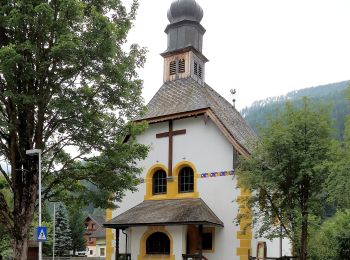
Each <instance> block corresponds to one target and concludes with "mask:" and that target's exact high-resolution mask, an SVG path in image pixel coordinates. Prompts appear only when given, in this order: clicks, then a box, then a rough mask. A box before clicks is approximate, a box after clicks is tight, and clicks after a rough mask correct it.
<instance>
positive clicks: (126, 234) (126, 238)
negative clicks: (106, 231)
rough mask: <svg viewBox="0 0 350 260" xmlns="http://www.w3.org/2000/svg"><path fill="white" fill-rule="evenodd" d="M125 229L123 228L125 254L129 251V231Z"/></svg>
mask: <svg viewBox="0 0 350 260" xmlns="http://www.w3.org/2000/svg"><path fill="white" fill-rule="evenodd" d="M124 231H125V229H123V230H122V233H123V234H124V235H125V254H127V253H128V233H125V232H124Z"/></svg>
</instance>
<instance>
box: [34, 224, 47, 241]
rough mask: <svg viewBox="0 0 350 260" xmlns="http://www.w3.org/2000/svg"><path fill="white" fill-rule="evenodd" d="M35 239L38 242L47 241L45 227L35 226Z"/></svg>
mask: <svg viewBox="0 0 350 260" xmlns="http://www.w3.org/2000/svg"><path fill="white" fill-rule="evenodd" d="M36 240H37V241H39V242H45V241H47V229H46V227H36Z"/></svg>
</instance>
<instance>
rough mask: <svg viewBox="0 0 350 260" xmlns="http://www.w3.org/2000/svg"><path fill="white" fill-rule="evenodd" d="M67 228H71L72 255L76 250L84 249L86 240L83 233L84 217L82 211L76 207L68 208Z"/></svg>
mask: <svg viewBox="0 0 350 260" xmlns="http://www.w3.org/2000/svg"><path fill="white" fill-rule="evenodd" d="M68 215H69V228H70V230H71V236H70V237H71V240H72V248H71V249H72V250H73V255H75V253H76V252H78V251H85V247H86V240H85V238H84V234H85V224H84V221H85V217H84V214H82V211H81V210H80V209H77V208H72V209H69V211H68Z"/></svg>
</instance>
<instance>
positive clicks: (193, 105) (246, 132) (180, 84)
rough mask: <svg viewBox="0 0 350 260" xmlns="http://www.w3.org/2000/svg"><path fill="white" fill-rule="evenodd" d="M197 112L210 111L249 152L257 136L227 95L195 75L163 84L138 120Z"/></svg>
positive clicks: (159, 118) (153, 119)
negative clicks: (202, 83)
mask: <svg viewBox="0 0 350 260" xmlns="http://www.w3.org/2000/svg"><path fill="white" fill-rule="evenodd" d="M196 111H200V112H201V113H202V112H203V113H204V112H205V111H210V114H211V115H213V116H214V117H215V119H216V120H218V122H219V123H220V124H222V126H223V127H224V128H225V129H226V130H227V132H228V133H229V135H231V137H232V138H233V139H234V140H235V141H236V142H237V144H238V145H240V146H241V147H242V148H243V149H244V150H245V151H247V152H248V153H249V151H250V149H249V144H250V143H251V142H252V141H254V140H256V138H257V137H256V134H255V133H254V132H253V130H252V129H251V128H250V127H249V126H248V124H247V123H246V122H245V120H244V119H243V118H242V116H241V115H240V113H239V112H238V111H237V110H236V109H235V108H234V107H233V106H232V104H230V103H229V102H228V101H227V100H226V99H225V98H223V97H222V96H221V95H220V94H218V93H217V92H216V91H215V90H214V89H212V88H211V87H210V86H209V85H207V84H205V85H201V84H199V83H198V82H196V81H195V80H193V79H192V78H186V79H178V80H174V81H169V82H166V83H164V85H163V86H162V87H161V88H160V89H159V90H158V92H157V93H156V94H155V95H154V97H153V98H152V99H151V101H150V102H149V103H148V105H147V112H146V114H145V115H144V116H142V117H139V118H137V119H136V121H141V120H147V121H150V122H159V121H162V119H164V118H167V117H169V116H171V115H180V114H183V113H186V112H193V114H195V113H196ZM212 119H213V118H212ZM215 119H214V120H215Z"/></svg>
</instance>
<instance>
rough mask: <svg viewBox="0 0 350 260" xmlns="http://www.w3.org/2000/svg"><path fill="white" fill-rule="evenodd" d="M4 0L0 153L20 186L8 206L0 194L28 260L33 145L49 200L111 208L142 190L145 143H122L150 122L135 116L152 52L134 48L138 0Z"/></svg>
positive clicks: (5, 217) (10, 181) (17, 251)
mask: <svg viewBox="0 0 350 260" xmlns="http://www.w3.org/2000/svg"><path fill="white" fill-rule="evenodd" d="M0 3H1V4H0V156H1V157H2V159H4V160H6V161H7V163H8V164H9V165H10V172H9V173H8V172H6V171H5V170H3V169H2V168H0V170H1V173H0V174H2V175H3V177H4V178H5V179H6V182H7V185H8V187H9V190H10V191H11V193H12V200H11V202H10V203H9V202H8V200H6V199H5V196H4V194H3V193H2V192H0V222H1V224H3V226H4V227H5V228H6V229H7V230H8V231H9V233H10V234H12V236H13V237H12V239H13V241H14V244H13V248H14V258H15V259H23V260H24V259H26V258H27V256H26V254H27V241H28V233H29V228H30V225H31V223H32V219H33V214H34V211H35V209H36V207H37V202H38V200H37V194H38V170H37V160H34V159H31V158H29V157H27V156H26V150H28V149H33V148H36V149H41V150H42V158H43V178H42V179H43V187H44V190H43V193H42V194H43V199H44V200H45V199H55V198H56V197H60V199H61V200H63V201H64V200H68V199H69V196H73V197H74V198H77V199H84V200H86V201H94V202H98V203H99V205H100V206H101V205H103V206H111V202H112V201H114V200H119V199H120V198H121V196H122V195H123V192H124V190H125V189H131V188H133V187H134V185H135V183H136V181H135V180H136V177H137V174H138V173H139V172H140V169H138V168H137V167H136V164H135V161H136V160H138V159H141V158H144V156H145V154H146V152H147V149H146V147H143V146H141V145H138V144H136V143H134V142H133V141H132V140H133V138H130V139H129V140H131V141H129V142H127V143H124V142H123V140H124V137H125V136H126V135H127V134H130V135H131V136H133V135H135V134H138V133H139V132H140V131H141V130H142V128H143V127H140V126H136V125H133V124H128V123H127V122H128V120H129V119H130V118H133V117H134V116H136V115H137V114H138V113H139V112H140V111H141V110H142V103H143V101H142V98H141V97H140V94H141V88H142V82H141V81H140V80H139V79H138V75H137V72H136V70H137V69H138V68H139V67H141V66H143V63H144V61H145V57H144V56H145V55H144V54H145V50H144V49H142V48H139V47H138V46H137V45H131V47H130V49H128V50H126V49H127V48H126V37H127V34H128V32H129V30H130V28H131V26H132V22H133V20H134V18H135V12H136V9H137V6H138V4H137V0H135V1H134V2H133V4H132V6H131V9H130V11H128V10H127V9H126V8H125V6H124V5H123V4H122V3H121V1H120V0H107V1H95V0H50V1H43V0H16V1H14V0H1V1H0ZM82 180H85V183H82V182H81V181H82ZM86 183H93V184H94V186H97V187H98V189H97V190H98V192H95V191H94V190H90V189H88V188H87V187H88V186H87V185H86ZM81 194H85V195H86V196H83V195H81ZM107 202H109V203H107Z"/></svg>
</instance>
